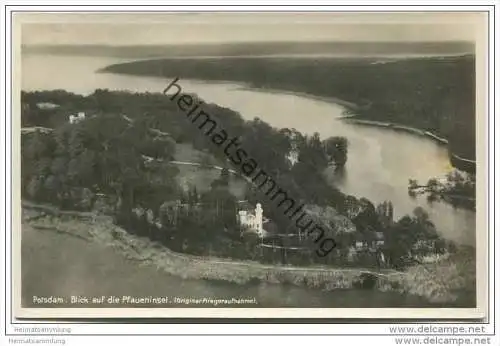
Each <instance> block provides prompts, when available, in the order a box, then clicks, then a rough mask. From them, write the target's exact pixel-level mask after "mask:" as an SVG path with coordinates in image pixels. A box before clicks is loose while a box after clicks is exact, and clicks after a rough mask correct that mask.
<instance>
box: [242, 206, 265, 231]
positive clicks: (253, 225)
mask: <svg viewBox="0 0 500 346" xmlns="http://www.w3.org/2000/svg"><path fill="white" fill-rule="evenodd" d="M263 212H264V211H263V210H262V205H261V204H260V203H257V206H256V208H255V212H254V213H253V214H252V213H251V212H248V211H247V210H240V211H238V221H239V223H240V226H242V227H246V228H249V229H250V230H252V231H254V232H256V233H257V234H258V235H259V236H260V237H262V236H263V235H264V228H263V216H262V215H263Z"/></svg>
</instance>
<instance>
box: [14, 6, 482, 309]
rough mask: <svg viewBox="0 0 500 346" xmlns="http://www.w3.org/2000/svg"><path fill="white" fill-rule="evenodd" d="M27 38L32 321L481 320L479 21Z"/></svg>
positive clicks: (19, 236)
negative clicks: (442, 317)
mask: <svg viewBox="0 0 500 346" xmlns="http://www.w3.org/2000/svg"><path fill="white" fill-rule="evenodd" d="M13 24H14V28H13V40H12V44H13V46H12V50H13V61H12V63H13V78H14V81H13V83H14V86H15V88H14V89H13V90H14V91H13V93H12V98H13V105H12V107H13V110H14V111H13V113H12V123H13V135H12V137H13V138H14V137H16V138H18V140H17V141H18V144H19V145H18V150H17V152H18V153H17V154H16V155H17V156H18V160H17V164H18V167H19V170H14V171H13V172H14V173H13V176H15V177H13V179H14V181H17V182H18V185H13V187H12V190H13V194H14V200H13V205H15V206H17V207H18V209H19V210H18V212H15V213H14V218H13V230H12V232H13V234H14V241H15V242H16V243H15V244H18V250H19V251H18V253H17V254H16V251H15V249H16V247H14V248H13V249H14V250H13V255H15V257H13V258H14V259H13V265H14V269H13V271H14V275H15V276H16V277H17V279H16V280H15V284H14V286H13V294H15V295H16V296H17V297H18V299H17V306H16V309H15V311H16V314H17V315H18V316H19V317H23V316H38V317H58V316H59V317H64V316H73V317H82V316H85V317H99V316H101V314H103V313H105V314H106V316H108V317H109V316H115V317H118V316H119V317H131V316H136V315H135V314H134V311H140V317H180V316H195V315H196V316H199V317H213V316H217V317H219V318H221V317H225V316H227V317H229V316H235V317H243V318H244V317H251V316H258V317H262V318H273V317H286V316H292V315H293V316H294V317H311V316H321V317H355V316H356V315H357V314H359V315H362V316H363V317H367V318H380V317H382V316H385V317H396V316H399V317H400V318H407V317H411V316H417V315H418V316H420V317H426V316H427V317H429V318H438V317H439V316H440V315H439V314H440V313H443V314H446V316H447V317H449V318H453V317H476V318H477V317H481V316H484V311H485V305H486V303H487V301H486V299H487V287H486V286H487V281H486V280H487V277H486V275H487V272H486V270H487V249H488V248H489V245H488V243H487V232H488V230H487V226H486V224H487V217H486V208H487V206H486V203H487V202H486V197H485V196H486V192H485V191H486V189H487V184H488V182H487V180H486V177H487V175H486V172H487V170H486V167H487V166H486V165H487V162H486V160H487V154H486V151H487V147H486V146H487V140H486V136H487V129H486V122H487V117H488V114H487V108H486V106H485V102H487V97H486V94H485V93H486V91H485V87H484V86H481V87H480V86H479V84H481V83H484V82H480V81H482V80H484V78H486V76H485V73H484V71H485V68H484V66H483V65H484V61H485V59H486V58H485V56H486V48H485V47H486V43H485V40H486V38H485V37H486V35H485V26H486V16H485V15H484V14H481V13H475V12H439V13H433V12H429V13H424V12H421V13H416V12H413V13H410V12H408V13H405V12H398V13H368V12H364V13H356V12H343V13H335V12H331V13H327V12H324V13H315V12H303V13H300V12H269V13H266V12H255V13H252V12H177V13H175V12H172V13H168V12H135V13H128V12H123V13H120V12H110V13H104V12H102V13H99V12H92V13H91V12H64V13H56V12H54V13H47V12H29V11H28V12H24V13H21V12H20V13H14V14H13ZM480 64H482V65H481V66H482V67H479V66H480ZM480 90H482V91H480ZM13 156H14V154H13ZM476 177H477V180H478V181H477V184H476ZM16 196H17V197H16ZM16 220H17V221H16ZM16 222H17V223H18V224H19V227H18V228H14V224H15V223H16ZM16 256H17V257H16ZM15 268H17V269H15ZM299 308H302V309H299ZM304 308H305V309H304ZM217 311H225V312H224V313H222V312H217ZM339 311H342V313H339ZM384 311H385V312H384ZM387 311H390V313H388V312H387ZM417 311H419V314H417V313H416V312H417ZM191 312H193V313H191ZM194 312H196V314H194ZM414 312H415V313H414Z"/></svg>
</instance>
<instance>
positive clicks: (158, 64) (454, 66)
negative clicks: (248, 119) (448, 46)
mask: <svg viewBox="0 0 500 346" xmlns="http://www.w3.org/2000/svg"><path fill="white" fill-rule="evenodd" d="M102 71H103V72H111V73H124V74H134V75H150V76H156V77H158V76H165V77H169V78H172V77H179V78H181V79H183V78H184V79H203V80H232V81H239V82H245V83H248V84H249V85H251V86H253V87H258V88H275V89H282V90H289V91H297V92H307V93H310V94H313V95H316V96H324V97H334V98H339V99H342V100H345V101H348V102H351V103H354V104H356V105H357V107H353V108H352V109H351V110H350V111H351V112H352V113H353V114H355V115H357V116H358V117H360V118H363V119H370V120H380V121H387V122H393V123H398V124H402V125H406V126H412V127H416V128H419V129H422V130H426V131H430V132H432V133H434V134H436V135H438V136H440V137H444V138H446V139H448V141H449V146H450V150H451V152H453V153H454V154H456V155H458V156H460V157H463V158H466V159H470V160H474V159H475V123H476V122H475V58H474V56H473V55H466V56H455V57H433V58H414V59H391V58H382V57H381V58H373V59H368V58H317V59H314V58H308V59H300V58H258V59H257V58H241V57H240V58H205V59H189V58H185V59H157V60H146V61H136V62H130V63H122V64H116V65H111V66H108V67H106V68H104V69H103V70H102Z"/></svg>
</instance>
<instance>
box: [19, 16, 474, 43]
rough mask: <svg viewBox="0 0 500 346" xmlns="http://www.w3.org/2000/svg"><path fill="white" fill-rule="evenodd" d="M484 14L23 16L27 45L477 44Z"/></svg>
mask: <svg viewBox="0 0 500 346" xmlns="http://www.w3.org/2000/svg"><path fill="white" fill-rule="evenodd" d="M482 18H484V17H482V14H478V13H400V14H396V13H325V12H322V13H133V14H132V13H118V14H105V13H101V14H96V13H93V14H90V13H66V14H62V13H61V14H58V13H18V14H15V15H14V21H15V24H16V25H19V26H18V27H20V28H21V40H22V43H23V44H28V45H31V44H51V45H52V44H55V45H57V44H104V45H141V44H197V43H198V44H199V43H233V42H266V41H288V42H294V41H351V42H352V41H360V42H361V41H362V42H367V41H371V42H374V41H375V42H376V41H384V42H387V41H394V42H408V41H409V42H415V41H457V40H461V41H462V40H465V41H474V40H475V38H476V35H477V32H478V28H481V26H480V25H478V23H480V22H481V20H482Z"/></svg>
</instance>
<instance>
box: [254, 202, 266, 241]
mask: <svg viewBox="0 0 500 346" xmlns="http://www.w3.org/2000/svg"><path fill="white" fill-rule="evenodd" d="M262 213H263V210H262V204H260V203H257V206H256V208H255V229H256V230H257V232H259V234H262V232H263V231H264V229H263V228H262Z"/></svg>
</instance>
